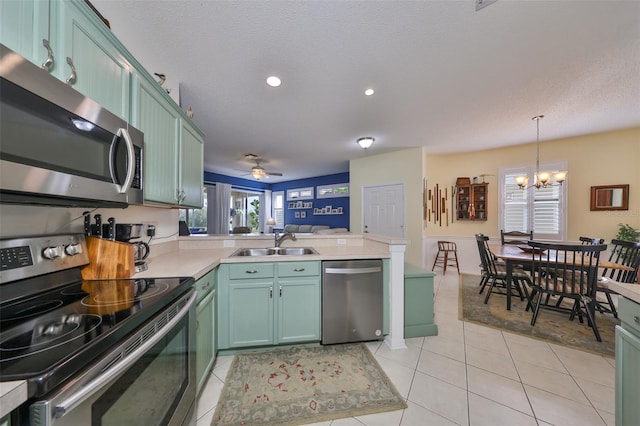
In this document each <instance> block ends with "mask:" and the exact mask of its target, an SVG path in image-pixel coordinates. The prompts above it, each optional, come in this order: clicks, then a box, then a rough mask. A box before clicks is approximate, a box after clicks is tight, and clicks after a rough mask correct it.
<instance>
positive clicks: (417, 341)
mask: <svg viewBox="0 0 640 426" xmlns="http://www.w3.org/2000/svg"><path fill="white" fill-rule="evenodd" d="M404 343H405V344H406V345H407V346H411V347H412V348H417V349H422V344H423V343H424V337H412V338H410V339H404Z"/></svg>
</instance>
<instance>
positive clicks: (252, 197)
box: [229, 189, 260, 232]
mask: <svg viewBox="0 0 640 426" xmlns="http://www.w3.org/2000/svg"><path fill="white" fill-rule="evenodd" d="M259 218H260V194H258V193H256V192H249V191H242V190H239V189H232V190H231V216H230V218H229V231H231V230H233V228H236V227H238V226H248V227H249V228H251V232H259V230H260V223H259Z"/></svg>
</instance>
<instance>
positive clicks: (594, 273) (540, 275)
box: [527, 241, 607, 342]
mask: <svg viewBox="0 0 640 426" xmlns="http://www.w3.org/2000/svg"><path fill="white" fill-rule="evenodd" d="M529 245H530V246H531V247H533V248H534V251H533V254H532V270H533V276H532V279H531V295H530V297H531V299H530V304H529V306H532V307H533V315H532V317H531V325H532V326H535V324H536V320H537V318H538V315H539V313H540V309H541V308H543V309H549V310H554V311H559V312H565V313H568V314H569V319H570V320H573V319H574V318H575V317H576V316H578V318H579V320H580V322H583V318H584V316H586V317H587V321H588V325H589V326H590V327H591V328H592V330H593V334H594V335H595V337H596V340H598V342H601V341H602V338H601V337H600V332H599V331H598V326H597V325H596V323H595V316H594V313H595V309H596V307H595V289H596V282H597V279H598V264H599V261H600V253H601V252H603V251H604V250H606V249H607V245H606V244H586V245H582V244H555V243H542V242H537V241H530V242H529ZM564 299H569V300H572V301H573V303H569V305H567V303H566V302H564V303H561V302H562V300H564ZM529 306H527V309H528V308H529Z"/></svg>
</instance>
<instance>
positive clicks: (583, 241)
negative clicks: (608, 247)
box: [580, 237, 604, 246]
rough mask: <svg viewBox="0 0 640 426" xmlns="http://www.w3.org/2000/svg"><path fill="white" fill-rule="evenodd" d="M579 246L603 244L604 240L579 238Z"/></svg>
mask: <svg viewBox="0 0 640 426" xmlns="http://www.w3.org/2000/svg"><path fill="white" fill-rule="evenodd" d="M580 244H582V245H583V246H586V245H591V244H604V238H591V237H580Z"/></svg>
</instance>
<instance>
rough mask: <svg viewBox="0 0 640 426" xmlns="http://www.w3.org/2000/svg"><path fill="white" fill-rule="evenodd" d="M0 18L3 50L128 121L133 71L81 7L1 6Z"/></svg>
mask: <svg viewBox="0 0 640 426" xmlns="http://www.w3.org/2000/svg"><path fill="white" fill-rule="evenodd" d="M0 12H2V14H1V18H0V23H2V29H1V30H0V36H1V37H2V38H1V40H0V41H1V42H2V44H4V45H5V46H7V47H9V48H10V49H12V50H14V51H16V52H18V53H20V54H21V55H22V56H24V57H25V58H27V59H28V60H30V61H32V62H33V63H35V64H36V65H38V66H42V67H43V68H45V69H46V70H47V71H48V72H50V73H51V74H52V75H53V76H55V77H56V78H57V79H59V80H61V81H64V82H66V83H67V84H69V85H71V86H72V87H73V88H74V89H76V90H77V91H78V92H80V93H82V94H83V95H85V96H87V97H89V98H91V99H93V100H94V101H96V102H98V103H99V104H100V105H102V106H103V107H105V108H107V109H108V110H109V111H111V112H112V113H114V114H116V115H118V116H119V117H121V118H123V119H124V120H127V121H128V120H129V98H130V96H129V95H130V84H131V83H130V79H131V72H132V70H133V68H132V66H131V64H130V63H129V61H127V59H126V58H125V55H124V54H123V52H124V51H125V49H124V47H123V46H122V45H121V44H120V42H119V41H118V40H117V38H116V37H115V36H114V35H113V34H112V33H111V31H110V30H109V28H107V27H106V25H105V24H104V23H103V22H102V21H101V20H100V19H99V18H98V17H97V16H96V15H95V13H94V12H93V11H92V10H91V8H89V7H88V6H87V4H86V3H85V2H82V1H77V0H74V1H62V0H51V1H47V0H35V1H34V0H19V1H15V0H3V1H2V2H0Z"/></svg>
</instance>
